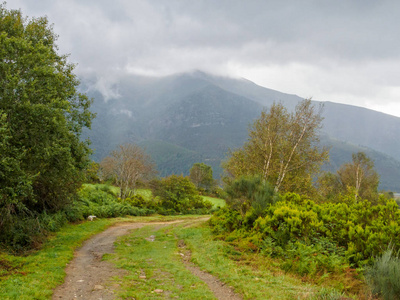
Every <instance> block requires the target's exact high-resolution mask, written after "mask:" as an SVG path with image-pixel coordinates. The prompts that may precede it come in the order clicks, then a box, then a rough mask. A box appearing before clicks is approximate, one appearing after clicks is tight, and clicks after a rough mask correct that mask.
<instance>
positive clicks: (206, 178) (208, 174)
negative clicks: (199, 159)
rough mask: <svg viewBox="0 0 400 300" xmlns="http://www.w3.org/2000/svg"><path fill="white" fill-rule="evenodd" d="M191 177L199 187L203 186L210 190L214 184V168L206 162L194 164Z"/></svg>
mask: <svg viewBox="0 0 400 300" xmlns="http://www.w3.org/2000/svg"><path fill="white" fill-rule="evenodd" d="M189 178H190V180H191V181H192V182H193V183H194V184H195V185H196V187H197V188H198V189H199V188H203V189H205V190H207V191H209V190H210V189H211V188H212V186H213V184H214V179H213V171H212V168H211V166H208V165H206V164H205V163H195V164H193V167H192V168H191V169H190V175H189Z"/></svg>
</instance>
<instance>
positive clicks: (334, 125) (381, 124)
mask: <svg viewBox="0 0 400 300" xmlns="http://www.w3.org/2000/svg"><path fill="white" fill-rule="evenodd" d="M92 83H93V82H92ZM83 89H84V90H85V91H87V93H88V95H89V96H90V97H93V98H94V104H93V106H92V110H93V111H94V112H95V113H97V118H96V119H95V120H94V122H93V125H92V130H91V131H90V132H89V131H88V132H85V137H90V139H91V141H92V147H93V148H94V149H95V153H94V155H93V158H94V159H95V160H97V161H99V160H101V159H102V158H103V157H105V156H106V155H107V154H108V153H109V151H110V150H112V149H114V148H115V146H116V145H118V144H121V143H127V142H135V143H141V144H143V145H145V146H146V148H147V151H148V152H149V153H150V154H151V155H152V157H153V159H154V160H155V162H156V163H157V165H158V168H159V171H160V175H162V176H165V175H168V174H171V173H178V174H180V173H183V174H188V172H189V169H190V167H191V165H192V164H193V163H194V162H199V161H203V162H205V163H207V164H209V165H211V166H212V167H213V169H214V174H215V177H216V178H219V176H220V174H221V171H222V170H221V168H220V163H221V160H222V159H224V157H226V154H227V152H228V151H229V149H234V148H237V147H240V146H242V145H243V143H244V142H245V141H246V139H247V135H248V126H249V124H250V123H251V122H252V121H253V120H254V119H255V118H257V117H258V116H259V114H260V112H261V111H262V109H264V108H267V107H269V106H270V105H271V104H272V103H274V102H282V103H283V104H284V105H285V106H286V107H288V108H289V109H293V108H294V107H295V105H296V104H297V103H298V101H300V100H302V98H300V97H298V96H296V95H288V94H284V93H281V92H278V91H274V90H271V89H267V88H264V87H260V86H258V85H256V84H254V83H252V82H250V81H248V80H245V79H232V78H226V77H216V76H211V75H208V74H205V73H202V72H198V71H197V72H193V73H187V74H177V75H171V76H167V77H154V78H153V77H140V76H128V77H124V78H121V79H120V80H119V81H118V82H117V83H116V84H115V85H113V86H112V88H111V90H109V91H108V92H107V93H106V92H104V90H102V89H100V88H96V87H95V86H94V85H93V84H91V83H90V81H86V82H85V84H84V85H83ZM99 90H102V91H103V93H100V92H99ZM316 103H318V102H317V101H316ZM323 104H324V111H323V116H324V124H323V129H322V132H321V133H322V134H323V136H324V138H323V144H324V145H329V146H331V147H332V148H331V161H330V164H329V165H328V166H326V168H328V169H330V170H332V171H334V170H335V169H336V168H337V167H338V166H339V165H340V164H341V163H343V162H346V161H350V160H351V153H353V152H356V151H365V152H367V154H368V155H369V156H371V158H372V159H373V160H374V161H375V164H376V168H377V170H378V172H379V173H380V175H381V188H384V189H390V190H395V191H400V182H399V180H397V178H400V167H399V166H400V163H399V161H400V151H396V150H397V149H400V139H396V137H398V136H400V118H396V117H392V116H389V115H386V114H383V113H379V112H376V111H372V110H368V109H364V108H359V107H354V106H349V105H343V104H337V103H332V102H323Z"/></svg>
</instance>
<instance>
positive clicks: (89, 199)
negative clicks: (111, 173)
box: [75, 187, 154, 218]
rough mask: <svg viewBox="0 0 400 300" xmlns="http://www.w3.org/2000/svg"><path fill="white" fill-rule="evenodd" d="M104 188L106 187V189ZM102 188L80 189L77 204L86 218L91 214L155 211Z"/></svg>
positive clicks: (130, 213) (113, 215)
mask: <svg viewBox="0 0 400 300" xmlns="http://www.w3.org/2000/svg"><path fill="white" fill-rule="evenodd" d="M102 189H103V190H104V189H106V191H103V190H102ZM102 189H96V188H94V189H93V188H92V187H86V188H83V189H81V190H80V191H79V200H78V201H77V202H76V203H75V206H76V207H77V208H78V209H79V211H80V212H81V214H82V216H83V217H84V218H87V217H88V216H90V215H95V216H97V217H99V218H110V217H121V216H126V215H130V216H144V215H149V214H152V213H154V210H151V209H147V208H146V207H143V206H135V205H133V204H134V201H132V202H130V201H125V200H121V199H118V198H117V197H115V195H114V194H113V193H110V191H111V190H110V189H107V188H104V187H102Z"/></svg>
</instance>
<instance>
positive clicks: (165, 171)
mask: <svg viewBox="0 0 400 300" xmlns="http://www.w3.org/2000/svg"><path fill="white" fill-rule="evenodd" d="M139 145H140V146H141V147H143V148H144V149H145V151H146V152H147V153H148V154H149V155H150V156H151V158H152V160H153V161H154V162H155V163H156V164H157V171H158V175H159V176H161V177H165V176H168V175H171V174H178V175H179V174H184V175H189V170H190V169H191V167H192V166H193V164H194V163H197V162H200V161H204V159H203V156H202V154H201V153H198V152H196V151H192V150H189V149H186V148H183V147H180V146H177V145H174V144H171V143H168V142H164V141H159V140H148V141H142V142H139Z"/></svg>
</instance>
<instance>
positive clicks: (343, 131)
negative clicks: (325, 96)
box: [323, 102, 400, 161]
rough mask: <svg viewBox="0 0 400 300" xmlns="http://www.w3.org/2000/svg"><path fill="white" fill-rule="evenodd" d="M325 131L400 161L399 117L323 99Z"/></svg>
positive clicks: (337, 137)
mask: <svg viewBox="0 0 400 300" xmlns="http://www.w3.org/2000/svg"><path fill="white" fill-rule="evenodd" d="M323 115H324V117H325V119H324V127H323V131H324V132H326V133H327V134H329V135H330V136H332V137H335V138H336V139H339V140H343V141H347V142H350V143H352V144H355V145H361V146H365V147H368V148H372V149H375V150H377V151H380V152H383V153H386V154H387V155H390V156H392V157H394V158H395V159H396V160H398V161H400V118H398V117H394V116H390V115H387V114H384V113H380V112H376V111H373V110H369V109H366V108H361V107H355V106H351V105H344V104H337V103H332V102H325V103H324V114H323Z"/></svg>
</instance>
